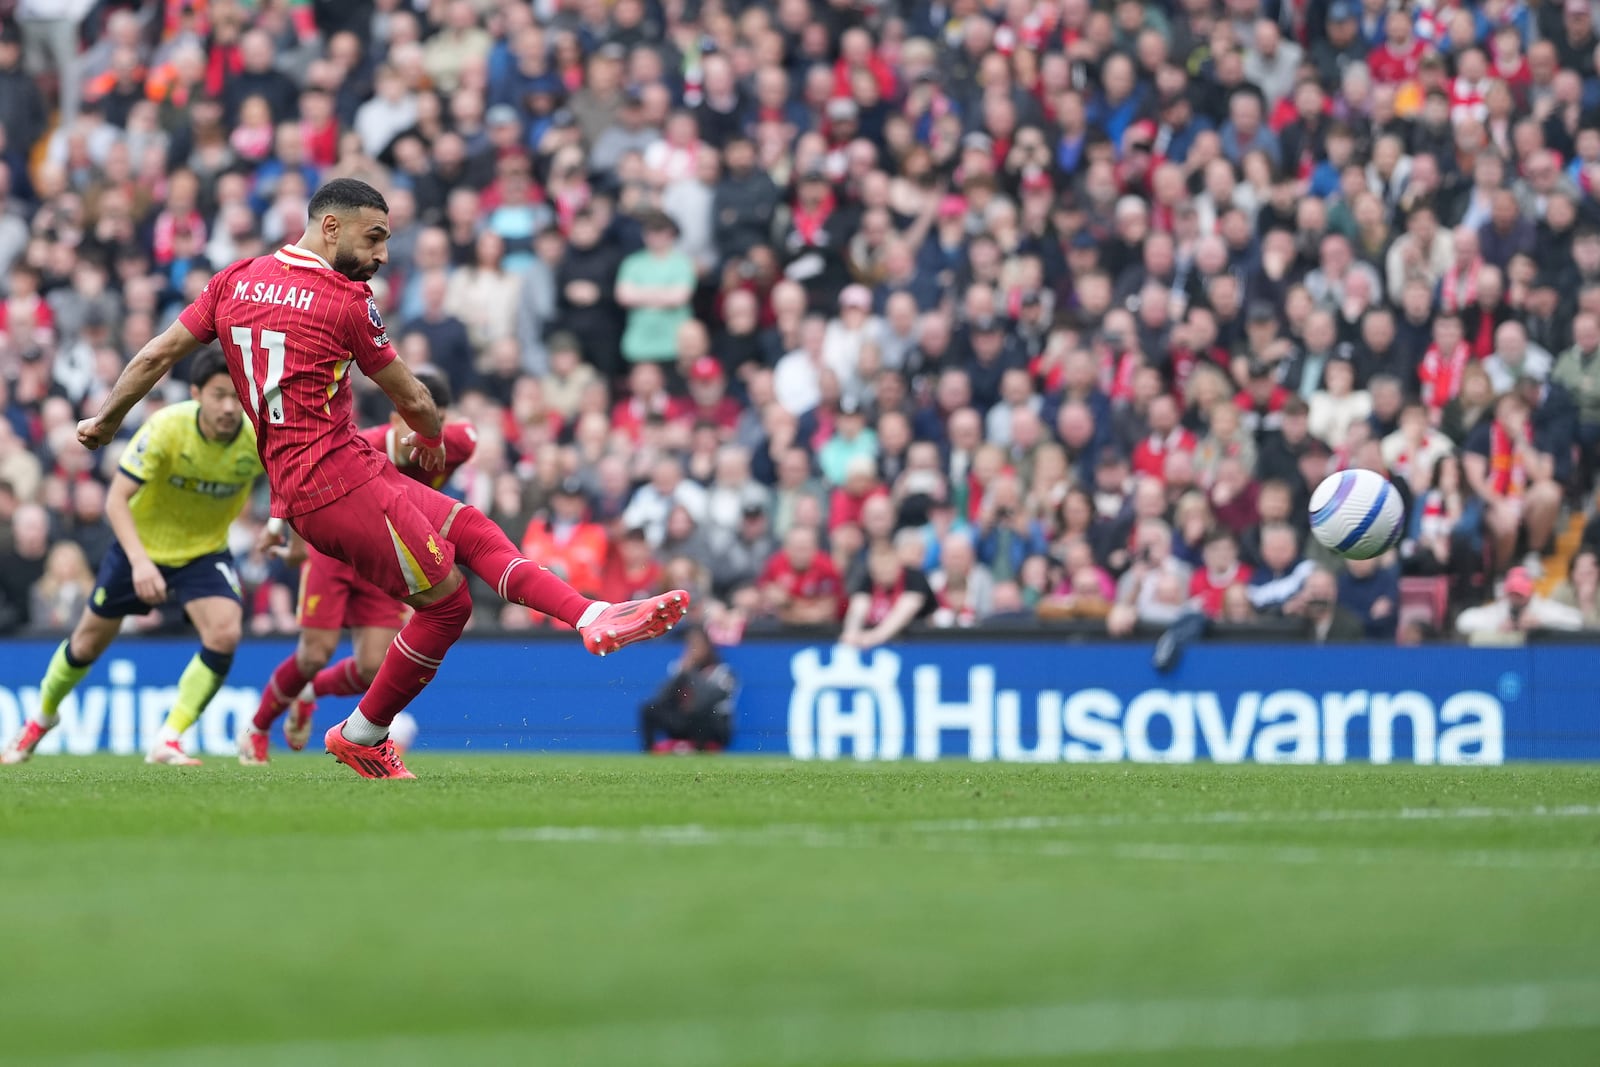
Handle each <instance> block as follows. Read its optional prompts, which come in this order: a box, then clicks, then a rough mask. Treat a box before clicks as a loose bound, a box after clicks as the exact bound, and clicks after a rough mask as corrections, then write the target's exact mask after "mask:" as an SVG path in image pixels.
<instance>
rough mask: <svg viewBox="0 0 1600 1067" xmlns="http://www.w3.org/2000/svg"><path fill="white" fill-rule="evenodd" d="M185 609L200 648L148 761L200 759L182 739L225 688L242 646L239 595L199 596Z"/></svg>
mask: <svg viewBox="0 0 1600 1067" xmlns="http://www.w3.org/2000/svg"><path fill="white" fill-rule="evenodd" d="M184 610H185V611H186V612H187V613H188V615H189V620H190V621H191V622H193V623H194V628H195V630H196V631H197V632H198V633H199V634H200V651H198V652H196V653H195V654H194V658H193V659H191V660H190V661H189V665H188V666H187V667H185V668H184V669H183V674H182V675H180V676H179V678H178V699H177V701H176V703H174V704H173V705H172V710H170V711H168V712H167V718H166V721H165V722H163V723H162V724H161V729H160V731H159V732H158V733H157V734H156V741H155V744H153V745H152V746H150V752H149V754H148V755H146V756H145V762H146V763H164V764H167V765H168V766H174V767H187V766H194V765H196V764H198V763H199V762H200V761H199V760H197V759H195V758H194V757H193V756H190V755H188V754H187V753H185V752H184V751H183V745H182V743H181V739H182V737H183V735H184V733H185V732H186V731H187V730H188V729H189V727H191V726H193V725H194V724H195V722H196V721H197V720H198V719H199V718H200V715H201V713H202V712H204V711H205V710H206V705H207V704H210V703H211V698H212V697H214V696H216V695H217V690H219V689H221V688H222V683H223V682H224V681H226V680H227V677H228V671H229V670H230V669H232V667H233V654H234V652H235V651H237V650H238V648H239V635H240V633H241V632H242V630H243V624H244V610H243V608H242V607H241V606H240V604H239V601H238V599H237V598H236V597H233V596H202V597H196V598H195V599H193V600H190V601H188V602H187V603H186V604H184Z"/></svg>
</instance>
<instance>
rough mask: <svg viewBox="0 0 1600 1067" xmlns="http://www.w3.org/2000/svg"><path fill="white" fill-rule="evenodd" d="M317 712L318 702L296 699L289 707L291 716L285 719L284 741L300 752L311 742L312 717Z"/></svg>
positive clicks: (302, 698) (301, 698)
mask: <svg viewBox="0 0 1600 1067" xmlns="http://www.w3.org/2000/svg"><path fill="white" fill-rule="evenodd" d="M316 711H317V702H316V701H315V700H307V699H305V698H304V697H295V698H294V701H293V703H291V704H290V705H289V714H288V715H286V716H284V719H283V740H284V741H285V742H286V743H287V744H288V746H289V747H290V748H292V749H294V750H295V751H296V752H299V751H300V750H301V749H303V748H305V747H306V742H307V741H309V740H311V716H313V715H315V714H316Z"/></svg>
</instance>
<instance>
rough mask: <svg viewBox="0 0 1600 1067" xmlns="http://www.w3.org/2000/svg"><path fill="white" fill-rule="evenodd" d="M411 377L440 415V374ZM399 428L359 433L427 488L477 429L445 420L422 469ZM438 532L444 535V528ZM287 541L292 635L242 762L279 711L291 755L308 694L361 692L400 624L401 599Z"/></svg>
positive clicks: (258, 755) (257, 761)
mask: <svg viewBox="0 0 1600 1067" xmlns="http://www.w3.org/2000/svg"><path fill="white" fill-rule="evenodd" d="M417 380H418V381H420V382H421V383H422V384H423V387H424V388H426V389H427V390H428V395H429V396H431V397H433V405H434V407H435V408H436V409H438V411H439V412H440V414H441V415H444V414H446V413H447V411H448V409H449V407H450V402H451V395H450V383H449V382H447V381H446V380H445V378H444V375H442V374H440V373H439V372H438V371H436V370H433V369H431V368H423V369H422V370H420V371H418V372H417ZM405 433H406V427H405V423H404V422H403V421H402V420H401V418H400V416H399V414H398V413H396V414H395V415H394V416H392V417H391V420H390V422H389V424H388V425H386V426H374V427H372V428H370V429H366V430H362V431H360V436H361V437H363V438H365V439H366V440H367V441H368V442H369V443H370V444H371V445H372V446H373V447H374V448H377V449H379V450H380V451H382V452H383V454H384V455H385V456H386V457H387V458H388V460H389V462H390V463H392V464H394V465H395V466H396V467H398V468H399V469H400V472H401V473H402V474H405V475H406V476H407V477H409V478H415V479H416V480H417V481H419V482H422V483H423V484H424V485H429V486H432V487H433V488H435V489H440V488H442V487H443V486H444V484H445V483H446V482H448V481H449V480H450V476H451V475H452V474H454V473H455V472H456V469H457V468H459V467H460V466H461V465H462V464H463V463H465V462H467V460H469V459H471V458H472V456H473V453H475V452H476V451H477V449H478V432H477V430H475V429H474V428H473V426H472V424H471V423H470V422H466V421H463V420H450V419H446V421H445V423H444V430H443V432H442V436H443V437H444V452H445V460H444V469H443V470H442V471H424V470H423V469H422V468H421V467H419V466H417V465H416V464H414V463H412V462H411V456H410V449H402V448H401V447H400V441H401V439H402V438H403V437H404V436H405ZM443 532H444V533H445V534H446V535H447V536H448V534H449V532H450V531H449V530H448V529H447V530H445V531H443ZM295 542H296V543H295V546H294V548H295V551H294V555H299V554H300V550H301V549H303V550H304V557H305V562H304V563H303V564H302V565H301V567H300V598H299V606H298V610H297V613H296V614H297V616H298V621H299V623H300V640H299V642H298V643H297V644H296V646H295V650H294V652H293V653H292V654H291V655H290V656H289V658H288V659H285V660H284V661H283V662H282V663H280V664H278V667H277V669H276V670H275V671H273V672H272V677H271V678H269V679H268V680H267V684H266V685H265V686H263V687H262V690H261V703H260V705H259V707H257V709H256V714H255V718H254V719H253V720H252V722H251V724H250V725H249V726H247V727H246V728H245V730H244V732H243V733H241V734H240V736H239V762H240V763H242V764H244V765H245V766H263V765H265V764H266V763H267V762H268V760H269V755H268V745H267V735H268V733H269V732H270V731H271V730H272V724H273V723H274V722H275V721H277V719H278V717H279V716H281V715H282V714H283V713H284V712H285V711H286V710H287V711H288V712H289V716H288V718H286V719H285V720H284V723H283V739H284V741H285V743H287V744H288V746H289V747H290V748H291V749H294V750H295V751H296V752H298V751H300V750H301V749H303V748H305V747H306V742H307V741H308V740H310V738H311V717H312V715H313V714H314V713H315V712H316V707H317V704H316V698H317V697H327V696H360V695H361V694H362V693H365V692H366V691H367V686H369V685H371V684H372V679H373V677H374V676H375V675H376V674H377V673H378V667H379V666H380V665H381V664H382V663H383V657H384V653H385V652H386V651H387V650H388V648H389V646H390V644H392V643H393V641H394V639H395V637H396V636H397V635H398V634H399V633H400V628H401V627H402V626H404V625H405V621H406V614H407V612H406V606H405V604H404V602H402V601H400V600H397V599H396V598H394V597H392V596H390V595H389V594H388V593H385V592H384V591H383V590H381V589H379V588H378V587H377V586H375V585H373V584H372V583H371V582H369V581H366V580H365V579H363V578H362V577H361V576H360V575H359V574H357V573H356V572H355V568H353V567H351V566H350V564H348V563H346V562H345V561H344V560H341V559H335V558H333V557H332V556H328V555H325V554H323V553H321V552H318V551H317V550H316V549H314V548H311V547H310V546H309V545H306V544H305V543H304V542H303V541H301V540H300V539H299V538H296V539H295ZM346 629H348V630H350V631H351V635H350V636H351V643H352V644H353V646H354V654H353V655H349V656H346V657H345V658H344V659H342V660H340V661H339V662H338V663H335V664H333V665H332V666H329V660H331V659H333V653H334V651H335V650H336V649H337V648H338V647H339V637H340V635H341V634H342V633H343V632H344V631H345V630H346ZM397 747H398V746H397Z"/></svg>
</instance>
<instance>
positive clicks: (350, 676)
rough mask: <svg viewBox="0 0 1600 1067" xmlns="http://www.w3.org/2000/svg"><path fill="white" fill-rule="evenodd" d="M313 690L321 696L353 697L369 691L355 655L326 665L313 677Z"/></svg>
mask: <svg viewBox="0 0 1600 1067" xmlns="http://www.w3.org/2000/svg"><path fill="white" fill-rule="evenodd" d="M311 691H312V692H313V693H315V694H316V695H317V696H319V697H353V696H360V695H361V694H362V693H365V692H366V691H367V680H366V679H365V678H363V677H361V670H360V668H358V667H357V666H356V658H355V657H354V656H346V657H345V658H344V659H342V660H340V661H339V662H338V663H335V664H334V665H333V666H331V667H324V668H323V669H322V670H320V671H318V672H317V676H316V677H315V678H313V679H311Z"/></svg>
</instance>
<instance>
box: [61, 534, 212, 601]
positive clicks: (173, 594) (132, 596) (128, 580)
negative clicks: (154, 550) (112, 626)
mask: <svg viewBox="0 0 1600 1067" xmlns="http://www.w3.org/2000/svg"><path fill="white" fill-rule="evenodd" d="M158 569H159V570H160V571H161V576H162V577H163V578H165V579H166V580H167V599H168V600H169V601H172V602H174V603H178V604H187V603H188V602H189V601H191V600H199V599H201V598H202V597H208V596H225V597H227V598H228V599H229V600H233V601H236V602H241V603H242V601H240V597H239V575H238V572H236V571H235V570H234V569H233V557H231V556H229V555H228V554H227V553H226V552H213V553H212V554H211V555H209V556H201V557H200V558H198V559H193V560H190V561H189V562H188V563H185V564H183V565H182V566H180V567H158ZM89 610H90V611H92V612H94V613H95V614H96V615H98V616H100V617H101V618H103V619H120V618H122V617H123V616H124V615H145V614H148V613H149V612H152V611H154V610H155V608H153V607H151V606H150V605H149V604H146V603H145V602H144V601H142V600H140V599H139V594H138V593H136V592H134V589H133V564H131V563H129V562H128V554H127V553H126V552H124V551H122V546H121V545H120V544H117V543H116V542H114V541H113V542H112V544H111V547H110V548H109V549H108V550H107V551H106V558H105V559H103V560H101V561H100V574H99V576H98V578H97V580H96V581H95V590H94V596H92V597H90V598H89Z"/></svg>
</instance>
